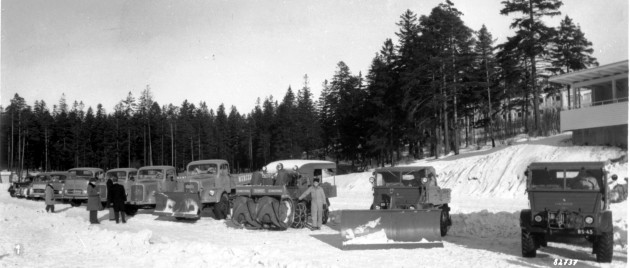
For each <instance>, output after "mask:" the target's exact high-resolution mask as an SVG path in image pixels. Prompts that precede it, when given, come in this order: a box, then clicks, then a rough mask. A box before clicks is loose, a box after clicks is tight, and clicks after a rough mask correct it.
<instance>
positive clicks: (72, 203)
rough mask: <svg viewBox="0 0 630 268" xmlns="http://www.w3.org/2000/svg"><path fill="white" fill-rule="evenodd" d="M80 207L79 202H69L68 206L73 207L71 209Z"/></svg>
mask: <svg viewBox="0 0 630 268" xmlns="http://www.w3.org/2000/svg"><path fill="white" fill-rule="evenodd" d="M80 205H81V202H80V201H76V200H70V206H73V207H78V206H80Z"/></svg>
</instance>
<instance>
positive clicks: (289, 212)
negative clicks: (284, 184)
mask: <svg viewBox="0 0 630 268" xmlns="http://www.w3.org/2000/svg"><path fill="white" fill-rule="evenodd" d="M294 219H295V203H294V202H293V200H291V199H289V198H284V199H282V200H280V204H279V206H278V223H280V225H281V226H280V229H281V230H286V229H287V228H289V227H291V225H293V220H294Z"/></svg>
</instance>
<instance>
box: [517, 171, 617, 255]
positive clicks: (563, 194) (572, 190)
mask: <svg viewBox="0 0 630 268" xmlns="http://www.w3.org/2000/svg"><path fill="white" fill-rule="evenodd" d="M605 165H606V163H605V162H537V163H532V164H530V165H529V167H528V168H527V171H526V172H525V175H526V176H527V195H528V198H529V204H530V208H529V209H524V210H522V211H521V217H520V226H521V248H522V254H523V257H526V258H533V257H536V251H537V250H538V249H539V248H540V247H546V246H547V241H548V240H550V239H555V238H559V237H578V238H579V237H583V238H585V239H586V240H588V241H589V242H591V243H593V254H595V255H596V259H597V261H598V262H611V261H612V256H613V224H612V211H610V208H609V203H610V202H609V194H608V192H609V189H608V186H607V185H608V172H607V171H606V169H605V168H604V167H605Z"/></svg>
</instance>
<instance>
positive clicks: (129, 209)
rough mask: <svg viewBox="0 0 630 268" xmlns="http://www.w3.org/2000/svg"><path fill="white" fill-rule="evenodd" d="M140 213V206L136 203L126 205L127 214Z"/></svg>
mask: <svg viewBox="0 0 630 268" xmlns="http://www.w3.org/2000/svg"><path fill="white" fill-rule="evenodd" d="M136 213H138V207H136V206H134V205H125V214H127V215H129V216H133V215H136Z"/></svg>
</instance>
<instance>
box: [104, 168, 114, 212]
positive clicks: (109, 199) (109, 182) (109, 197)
mask: <svg viewBox="0 0 630 268" xmlns="http://www.w3.org/2000/svg"><path fill="white" fill-rule="evenodd" d="M112 178H116V174H112V176H110V177H109V178H107V182H106V183H105V185H107V202H106V204H107V207H108V208H109V220H110V221H113V220H115V219H116V217H115V216H114V208H113V207H112V206H110V204H111V203H112V186H113V185H114V182H113V181H112Z"/></svg>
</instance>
